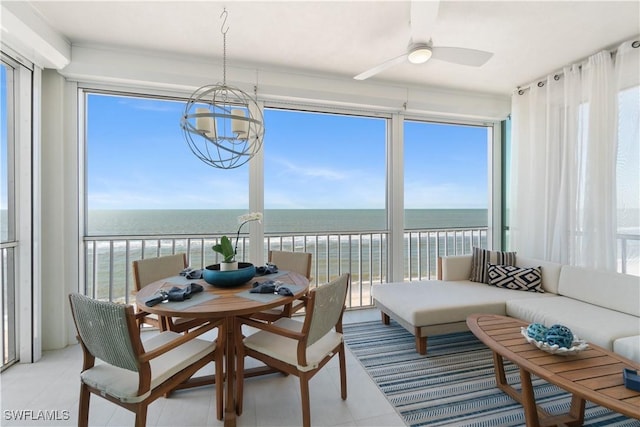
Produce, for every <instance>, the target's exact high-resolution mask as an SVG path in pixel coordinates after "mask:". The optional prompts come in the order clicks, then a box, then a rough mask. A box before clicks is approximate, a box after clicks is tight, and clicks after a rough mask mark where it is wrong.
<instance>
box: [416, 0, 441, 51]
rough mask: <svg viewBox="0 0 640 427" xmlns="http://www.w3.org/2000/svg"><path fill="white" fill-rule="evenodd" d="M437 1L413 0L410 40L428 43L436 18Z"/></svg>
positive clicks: (438, 5) (438, 4)
mask: <svg viewBox="0 0 640 427" xmlns="http://www.w3.org/2000/svg"><path fill="white" fill-rule="evenodd" d="M439 7H440V2H439V1H438V0H427V1H425V0H413V1H412V2H411V40H412V41H413V42H414V43H418V42H425V43H426V42H428V41H429V39H430V38H431V37H430V36H431V34H432V32H433V29H434V26H435V23H436V19H437V18H438V9H439Z"/></svg>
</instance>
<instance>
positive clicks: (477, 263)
mask: <svg viewBox="0 0 640 427" xmlns="http://www.w3.org/2000/svg"><path fill="white" fill-rule="evenodd" d="M488 263H492V264H499V265H516V253H515V252H499V251H489V250H487V249H481V248H475V247H474V248H473V256H472V258H471V277H469V280H471V281H472V282H480V283H489V276H488V275H487V264H488Z"/></svg>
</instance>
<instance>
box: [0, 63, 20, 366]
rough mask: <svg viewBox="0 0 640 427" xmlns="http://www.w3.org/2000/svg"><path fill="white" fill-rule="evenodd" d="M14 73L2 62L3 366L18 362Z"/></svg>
mask: <svg viewBox="0 0 640 427" xmlns="http://www.w3.org/2000/svg"><path fill="white" fill-rule="evenodd" d="M13 70H14V67H13V66H12V64H10V63H9V62H5V58H4V57H3V60H2V68H0V85H1V87H0V174H1V177H0V182H1V183H2V185H1V187H0V245H2V246H1V251H2V252H1V253H2V260H1V262H0V280H1V281H2V304H1V305H0V314H1V315H2V317H1V319H2V366H3V367H5V366H7V365H9V364H11V363H13V362H14V361H15V360H16V356H17V354H16V299H15V291H16V289H15V286H16V282H15V263H14V257H15V246H16V245H17V241H16V233H15V222H14V219H15V209H14V207H15V204H14V199H13V196H14V182H15V179H14V176H15V169H14V156H13V151H14V150H13V147H14V138H13V119H12V117H13V98H14V96H13V93H14V91H13V89H14V88H13V81H14V78H13Z"/></svg>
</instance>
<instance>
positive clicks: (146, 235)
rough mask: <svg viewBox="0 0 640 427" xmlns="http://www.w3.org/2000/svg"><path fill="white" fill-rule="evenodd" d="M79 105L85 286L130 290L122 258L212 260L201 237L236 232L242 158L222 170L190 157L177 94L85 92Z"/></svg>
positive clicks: (104, 294)
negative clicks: (83, 161)
mask: <svg viewBox="0 0 640 427" xmlns="http://www.w3.org/2000/svg"><path fill="white" fill-rule="evenodd" d="M85 104H86V105H85V158H86V167H85V175H86V179H85V210H84V215H85V224H86V225H85V233H84V234H85V241H86V242H85V254H84V255H85V257H86V261H85V266H86V271H85V283H86V289H84V292H86V293H87V294H88V295H93V296H95V297H101V298H111V299H127V298H129V297H130V295H131V290H132V283H131V277H132V276H131V270H130V268H131V262H132V261H133V260H135V259H140V258H144V257H155V256H160V255H167V254H171V253H174V252H181V251H182V252H187V253H188V254H189V258H190V261H191V262H192V263H193V264H194V266H196V267H200V266H203V265H207V264H212V263H213V262H214V257H215V253H214V252H213V251H212V250H211V246H212V244H213V243H214V242H213V241H211V240H210V239H209V238H210V237H211V236H212V235H214V234H218V233H231V232H233V231H235V229H237V217H238V216H239V215H240V214H244V213H246V212H247V210H248V206H249V202H248V200H249V190H248V188H249V172H248V171H249V165H248V164H245V165H243V166H241V167H239V168H236V169H229V170H222V169H216V168H213V167H211V166H208V165H206V164H205V163H204V162H202V161H200V160H199V159H198V158H197V157H196V156H194V155H193V153H192V152H191V151H190V150H189V148H188V145H187V144H186V142H185V140H184V137H183V135H182V130H181V128H180V117H181V115H182V114H183V110H184V106H185V101H184V100H176V99H169V98H159V97H144V96H139V95H135V96H134V95H126V94H118V93H101V92H95V91H87V92H86V94H85ZM99 236H111V237H110V238H109V240H108V241H104V242H99V241H98V240H99V239H98V237H99ZM153 236H165V238H161V237H158V238H154V237H153ZM166 236H171V238H167V237H166ZM186 236H191V237H189V238H188V237H186ZM195 236H200V238H196V237H195ZM243 251H244V247H243V246H242V245H241V246H239V249H238V252H239V256H240V257H241V258H242V256H243Z"/></svg>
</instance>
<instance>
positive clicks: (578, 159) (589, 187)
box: [509, 42, 640, 270]
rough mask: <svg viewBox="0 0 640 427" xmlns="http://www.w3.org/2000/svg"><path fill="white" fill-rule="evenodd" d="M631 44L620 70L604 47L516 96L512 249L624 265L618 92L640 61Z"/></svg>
mask: <svg viewBox="0 0 640 427" xmlns="http://www.w3.org/2000/svg"><path fill="white" fill-rule="evenodd" d="M630 45H631V43H630V42H629V43H625V44H624V45H623V46H621V47H620V49H619V54H618V55H619V57H620V58H623V56H624V57H625V60H619V61H616V67H617V68H616V69H614V63H613V60H612V57H611V54H610V53H609V52H599V53H597V54H595V55H593V56H591V57H590V58H589V59H588V60H587V61H586V62H585V63H583V64H580V65H578V64H576V65H571V66H568V67H565V68H564V69H563V70H562V72H559V73H557V74H555V75H550V76H548V77H547V78H546V79H543V80H542V81H540V82H537V83H533V84H531V86H530V88H529V89H528V90H522V91H519V92H518V93H515V94H514V95H513V99H512V117H513V122H512V158H511V165H512V167H511V171H512V176H511V180H512V181H511V186H510V188H511V194H510V200H511V206H510V218H509V222H510V233H509V236H510V249H511V250H516V251H518V253H521V254H523V255H526V256H530V257H535V258H540V259H546V260H550V261H555V262H560V263H564V264H573V265H583V266H590V267H593V268H601V269H609V270H615V269H616V268H617V262H616V260H617V239H616V232H617V217H616V214H617V208H616V207H617V204H616V189H617V185H616V163H617V158H618V157H617V156H618V143H617V134H618V111H617V110H618V92H619V81H620V76H621V75H623V74H624V75H626V76H628V75H630V74H631V73H630V72H628V71H627V70H628V68H632V67H633V66H634V65H636V66H637V63H635V64H634V59H633V58H631V57H630V56H629V57H627V56H626V54H625V52H627V48H626V46H630ZM631 49H632V48H631ZM632 50H633V51H636V54H637V51H638V49H632ZM622 68H624V71H623V70H622ZM635 85H636V86H637V85H638V82H636V83H635ZM638 144H640V142H639V141H638V140H636V145H638Z"/></svg>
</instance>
